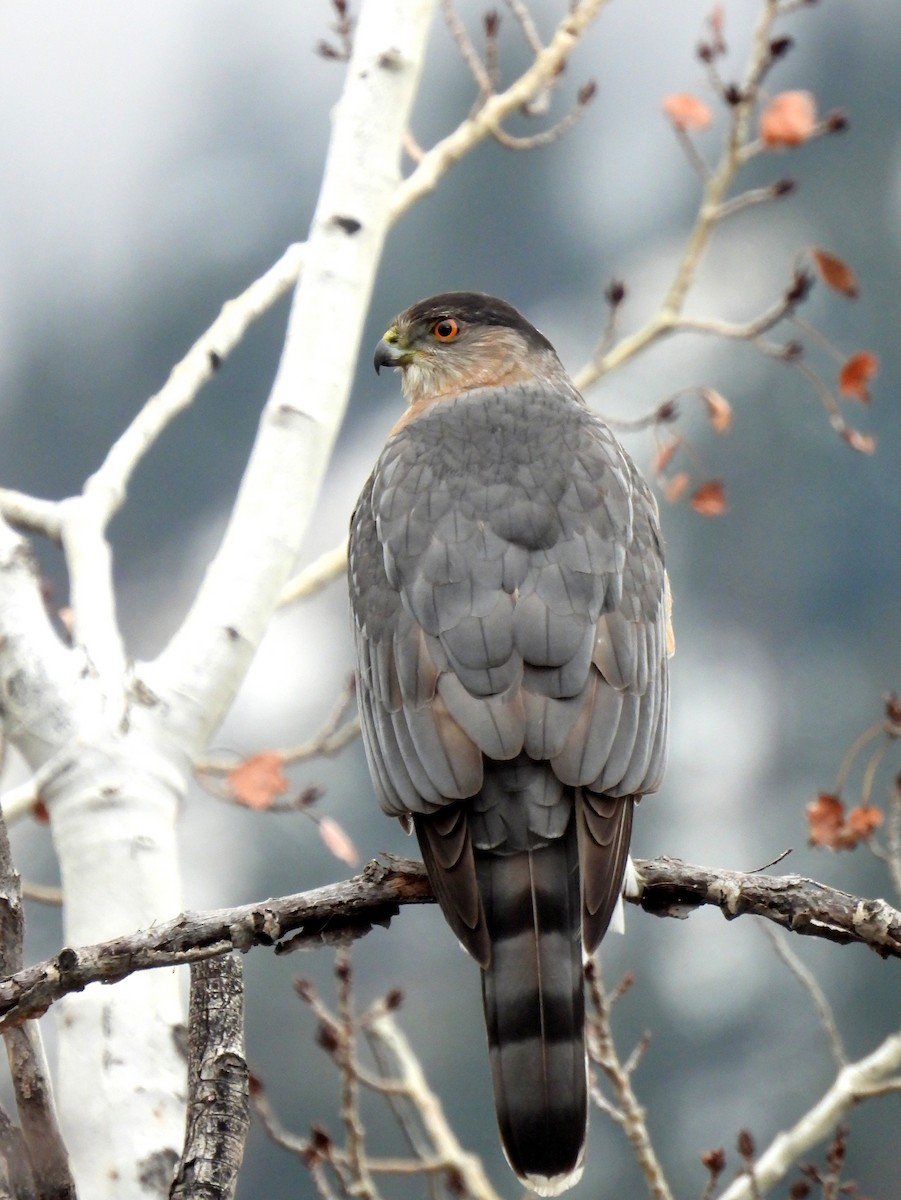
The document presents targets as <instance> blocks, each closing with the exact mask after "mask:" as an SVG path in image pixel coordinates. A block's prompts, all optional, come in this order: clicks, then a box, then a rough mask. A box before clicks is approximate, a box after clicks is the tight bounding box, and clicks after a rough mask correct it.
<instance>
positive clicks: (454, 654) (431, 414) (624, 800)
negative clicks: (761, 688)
mask: <svg viewBox="0 0 901 1200" xmlns="http://www.w3.org/2000/svg"><path fill="white" fill-rule="evenodd" d="M384 366H389V367H398V368H400V371H401V376H402V381H403V390H404V393H405V395H406V398H407V400H408V402H409V407H408V408H407V410H406V412H405V413H404V415H403V416H402V417H401V418H400V420H399V421H398V422H397V424H396V425H395V426H394V429H393V430H392V432H391V435H390V437H389V438H388V442H387V444H386V446H385V448H384V450H383V451H382V453H381V454H380V455H379V459H378V462H377V463H376V465H375V469H374V471H373V472H372V475H371V476H370V478H369V480H368V482H367V483H366V486H365V487H364V489H363V492H362V495H361V496H360V499H359V501H358V503H357V507H356V511H355V512H354V515H353V518H352V520H351V530H350V571H349V574H350V595H351V607H352V610H353V617H354V625H355V633H356V647H357V658H358V668H359V701H360V712H361V716H362V726H363V741H364V745H365V747H366V754H367V758H368V760H369V767H370V770H371V772H372V777H373V781H374V783H375V788H376V791H377V793H378V797H379V800H380V802H381V805H382V808H383V809H384V810H385V811H386V812H387V813H389V814H390V815H391V816H396V817H399V818H400V819H401V821H403V822H404V823H405V825H406V826H407V828H408V829H409V827H410V825H411V824H412V827H413V828H414V829H415V830H416V834H417V837H418V839H419V845H420V847H421V849H422V855H423V858H424V859H425V865H426V868H427V870H428V874H429V879H430V880H431V883H432V887H433V889H434V892H435V896H436V898H437V900H438V903H439V904H440V905H441V908H442V910H443V912H444V915H445V917H446V918H447V921H448V922H449V924H450V926H451V928H452V929H453V931H454V933H455V934H456V935H457V937H458V938H459V939H460V941H461V942H462V943H463V945H464V946H465V948H466V949H467V950H468V951H469V953H470V954H471V955H472V957H473V958H475V960H476V961H477V962H478V963H479V965H480V967H481V968H482V994H483V998H484V1006H485V1021H486V1024H487V1027H488V1044H489V1049H490V1060H491V1071H492V1077H493V1082H494V1097H495V1105H496V1108H497V1117H498V1123H499V1125H500V1131H501V1137H502V1140H503V1144H504V1148H505V1151H506V1154H507V1158H508V1160H509V1162H510V1165H511V1167H512V1168H513V1170H514V1171H515V1172H516V1174H517V1175H518V1176H519V1178H520V1179H521V1180H522V1181H523V1182H524V1183H527V1184H528V1185H529V1186H530V1187H532V1188H533V1189H534V1190H535V1191H537V1192H539V1193H540V1194H542V1195H555V1194H557V1193H559V1192H561V1191H563V1190H564V1189H566V1188H567V1187H569V1186H571V1185H572V1184H573V1183H575V1182H576V1180H577V1179H578V1178H579V1176H580V1174H581V1171H582V1160H583V1155H584V1144H585V1133H586V1123H587V1094H586V1093H587V1087H586V1056H585V1039H584V1019H585V1017H584V1013H585V1009H584V996H583V975H582V961H583V952H584V953H585V954H588V953H590V952H591V951H592V950H594V949H595V947H596V946H597V945H598V943H599V942H600V940H601V938H602V936H603V934H604V932H605V930H606V928H607V925H608V922H609V920H610V916H611V913H612V912H613V909H614V907H615V905H616V903H617V899H618V897H619V896H620V893H621V889H622V881H623V874H624V871H625V866H626V860H627V851H628V846H629V835H630V832H631V826H632V808H633V803H634V801H635V800H637V799H638V798H639V797H641V796H642V795H644V794H645V793H646V792H652V791H654V790H655V789H656V788H657V786H658V784H659V782H660V777H661V773H662V770H663V762H664V756H665V749H666V729H667V710H668V690H669V689H668V682H667V637H668V623H667V598H666V577H665V572H664V566H663V549H662V545H661V538H660V531H659V527H658V517H657V507H656V504H655V502H654V499H653V497H652V495H651V493H650V491H649V490H648V487H647V485H646V484H645V482H644V480H643V479H642V478H641V476H640V475H639V473H638V471H637V469H636V467H635V466H634V464H633V463H632V461H631V459H630V458H629V456H628V455H627V454H626V452H625V451H624V450H623V448H622V447H621V446H620V445H619V443H618V442H617V440H616V438H615V437H614V436H613V434H612V433H611V431H610V430H609V429H608V427H607V426H606V425H605V424H604V422H603V421H601V420H600V418H599V417H597V416H596V415H595V414H594V413H592V412H591V411H590V410H589V409H588V408H587V407H586V405H585V402H584V401H583V399H582V397H581V396H580V395H579V393H578V392H577V391H576V389H575V387H574V386H573V384H572V382H571V380H570V379H569V377H568V375H567V373H566V371H565V370H564V368H563V366H562V365H561V363H560V360H559V359H558V358H557V355H556V353H555V351H554V348H553V346H552V345H551V344H550V342H549V341H548V340H547V338H545V337H543V336H542V334H540V333H539V332H538V330H537V329H535V328H534V327H533V326H532V325H530V324H529V322H528V321H527V320H526V319H525V318H524V317H523V316H521V315H520V313H518V312H517V311H516V309H514V308H513V307H511V305H509V304H507V303H505V302H504V301H503V300H497V299H494V298H493V297H491V296H485V295H481V294H480V293H477V292H450V293H447V294H445V295H440V296H433V297H432V298H431V299H428V300H423V301H421V302H420V303H419V304H414V305H413V307H412V308H408V309H407V310H406V311H405V312H403V313H401V314H400V316H399V317H397V318H396V319H395V321H394V323H393V324H392V325H391V327H390V328H389V329H388V331H387V332H386V334H385V336H384V338H383V339H382V340H381V341H380V342H379V344H378V346H377V348H376V352H375V367H376V370H378V369H379V368H380V367H384Z"/></svg>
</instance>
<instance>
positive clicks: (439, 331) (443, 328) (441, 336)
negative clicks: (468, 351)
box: [432, 317, 460, 342]
mask: <svg viewBox="0 0 901 1200" xmlns="http://www.w3.org/2000/svg"><path fill="white" fill-rule="evenodd" d="M459 332H460V326H459V325H458V324H457V322H456V321H455V320H454V319H453V317H445V318H444V320H443V321H439V322H438V324H437V325H433V326H432V333H434V335H435V337H436V338H437V339H438V341H439V342H452V341H453V340H454V338H455V337H456V336H457V334H458V333H459Z"/></svg>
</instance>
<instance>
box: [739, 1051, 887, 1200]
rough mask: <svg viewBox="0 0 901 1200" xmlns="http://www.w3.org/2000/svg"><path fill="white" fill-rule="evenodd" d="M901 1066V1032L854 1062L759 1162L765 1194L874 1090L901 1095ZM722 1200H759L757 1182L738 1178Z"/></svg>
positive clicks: (756, 1177)
mask: <svg viewBox="0 0 901 1200" xmlns="http://www.w3.org/2000/svg"><path fill="white" fill-rule="evenodd" d="M899 1067H901V1033H893V1034H891V1035H890V1036H889V1037H887V1038H886V1039H885V1041H884V1042H882V1043H881V1044H880V1045H879V1046H878V1047H877V1048H876V1049H875V1050H874V1051H873V1052H872V1053H871V1054H868V1055H867V1056H866V1057H865V1058H862V1059H858V1061H857V1062H853V1063H848V1064H847V1065H846V1066H844V1067H842V1069H841V1070H840V1071H839V1072H838V1074H837V1075H836V1077H835V1080H834V1082H833V1084H832V1086H831V1087H830V1088H829V1089H828V1090H827V1091H826V1092H825V1094H824V1095H823V1096H821V1097H820V1099H819V1100H817V1102H816V1103H815V1104H814V1105H813V1107H812V1108H810V1109H809V1110H808V1111H807V1112H806V1113H804V1115H803V1116H802V1117H801V1118H800V1119H799V1120H798V1121H797V1122H796V1123H795V1124H794V1125H793V1126H792V1127H791V1128H790V1129H788V1130H786V1131H785V1132H784V1133H780V1134H777V1135H776V1137H775V1138H774V1139H773V1141H772V1142H771V1143H770V1145H769V1146H768V1147H767V1149H766V1150H764V1152H763V1153H762V1154H760V1155H758V1157H757V1160H756V1162H755V1163H754V1181H755V1186H756V1187H757V1190H758V1192H759V1193H761V1194H765V1193H767V1192H768V1191H769V1190H770V1189H771V1188H773V1187H774V1186H775V1185H776V1184H777V1183H778V1182H779V1181H780V1180H782V1179H784V1178H785V1176H786V1175H787V1174H788V1172H789V1171H790V1170H791V1169H792V1167H793V1166H794V1165H795V1164H796V1163H797V1161H798V1159H799V1158H800V1157H801V1156H802V1155H803V1154H805V1153H807V1151H808V1150H810V1149H811V1148H812V1147H813V1146H815V1145H816V1144H817V1143H818V1142H821V1141H822V1140H823V1139H824V1138H826V1137H828V1136H829V1135H830V1134H831V1133H832V1131H833V1130H834V1129H835V1127H836V1126H837V1125H838V1124H839V1123H840V1122H841V1120H842V1119H843V1118H844V1116H845V1115H846V1114H847V1113H848V1112H850V1110H851V1109H852V1108H853V1107H854V1106H855V1105H856V1104H857V1103H858V1101H859V1100H860V1099H861V1098H862V1097H866V1096H868V1095H869V1094H870V1092H871V1090H872V1089H874V1088H876V1089H881V1088H882V1087H887V1086H889V1084H890V1083H891V1085H892V1086H891V1088H890V1090H892V1091H901V1079H898V1078H897V1076H896V1075H895V1072H897V1070H898V1069H899ZM719 1200H753V1191H752V1185H751V1181H750V1180H749V1179H748V1178H747V1177H746V1176H743V1177H740V1178H739V1179H736V1180H735V1182H734V1183H732V1184H731V1185H730V1186H729V1187H728V1188H726V1190H725V1191H724V1192H723V1193H722V1194H721V1196H720V1197H719Z"/></svg>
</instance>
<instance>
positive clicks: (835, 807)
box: [807, 792, 883, 850]
mask: <svg viewBox="0 0 901 1200" xmlns="http://www.w3.org/2000/svg"><path fill="white" fill-rule="evenodd" d="M882 821H883V814H882V810H881V809H878V808H874V807H873V806H872V805H859V806H858V807H857V808H852V809H849V810H848V811H847V812H846V811H845V805H844V803H843V802H842V800H841V798H840V797H839V796H833V795H831V794H830V793H828V792H820V794H819V795H818V796H817V798H816V800H812V801H811V802H810V804H808V805H807V824H808V828H809V841H810V844H811V846H825V847H826V848H827V849H828V850H853V849H854V848H855V846H858V845H859V844H860V843H861V842H865V841H868V840H869V838H871V837H872V836H873V834H874V833H875V832H876V830H877V829H878V828H879V826H880V825H881V824H882Z"/></svg>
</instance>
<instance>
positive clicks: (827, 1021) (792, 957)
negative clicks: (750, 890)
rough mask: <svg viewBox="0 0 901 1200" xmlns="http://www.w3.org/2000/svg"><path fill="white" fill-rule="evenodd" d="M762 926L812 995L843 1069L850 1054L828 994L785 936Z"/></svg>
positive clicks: (837, 1059)
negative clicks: (787, 942)
mask: <svg viewBox="0 0 901 1200" xmlns="http://www.w3.org/2000/svg"><path fill="white" fill-rule="evenodd" d="M761 928H762V929H763V932H764V933H765V934H766V936H767V938H768V939H769V942H770V945H771V946H772V947H773V949H774V950H775V952H776V954H777V955H778V957H779V958H780V959H781V960H782V961H783V963H785V965H786V966H787V967H788V969H789V970H790V971H791V973H792V974H793V975H794V977H795V978H796V979H797V981H798V982H799V983H800V984H801V987H803V988H804V989H805V991H806V992H807V994H808V996H809V997H810V999H811V1001H812V1003H813V1006H814V1008H815V1009H816V1012H817V1016H818V1017H819V1019H820V1025H821V1026H822V1027H823V1032H824V1033H825V1034H826V1040H827V1041H828V1043H829V1050H830V1052H831V1054H832V1059H833V1062H834V1063H835V1066H836V1068H837V1069H838V1070H841V1069H842V1067H844V1066H845V1065H846V1064H847V1062H848V1055H847V1052H846V1051H845V1047H844V1043H843V1042H842V1035H841V1034H840V1033H839V1030H838V1025H837V1024H836V1021H835V1014H834V1013H833V1011H832V1006H831V1005H830V1003H829V1001H828V1000H827V999H826V994H825V992H824V991H823V989H822V988H821V987H820V984H819V982H818V980H817V978H816V976H815V975H814V974H813V972H812V971H810V970H808V969H807V967H806V966H805V965H804V963H803V962H801V960H800V958H798V956H797V954H795V952H794V950H792V948H791V946H789V945H787V944H786V941H785V938H784V937H782V936H781V934H779V933H777V931H776V930H775V929H773V928H772V927H771V926H769V925H762V926H761Z"/></svg>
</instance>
